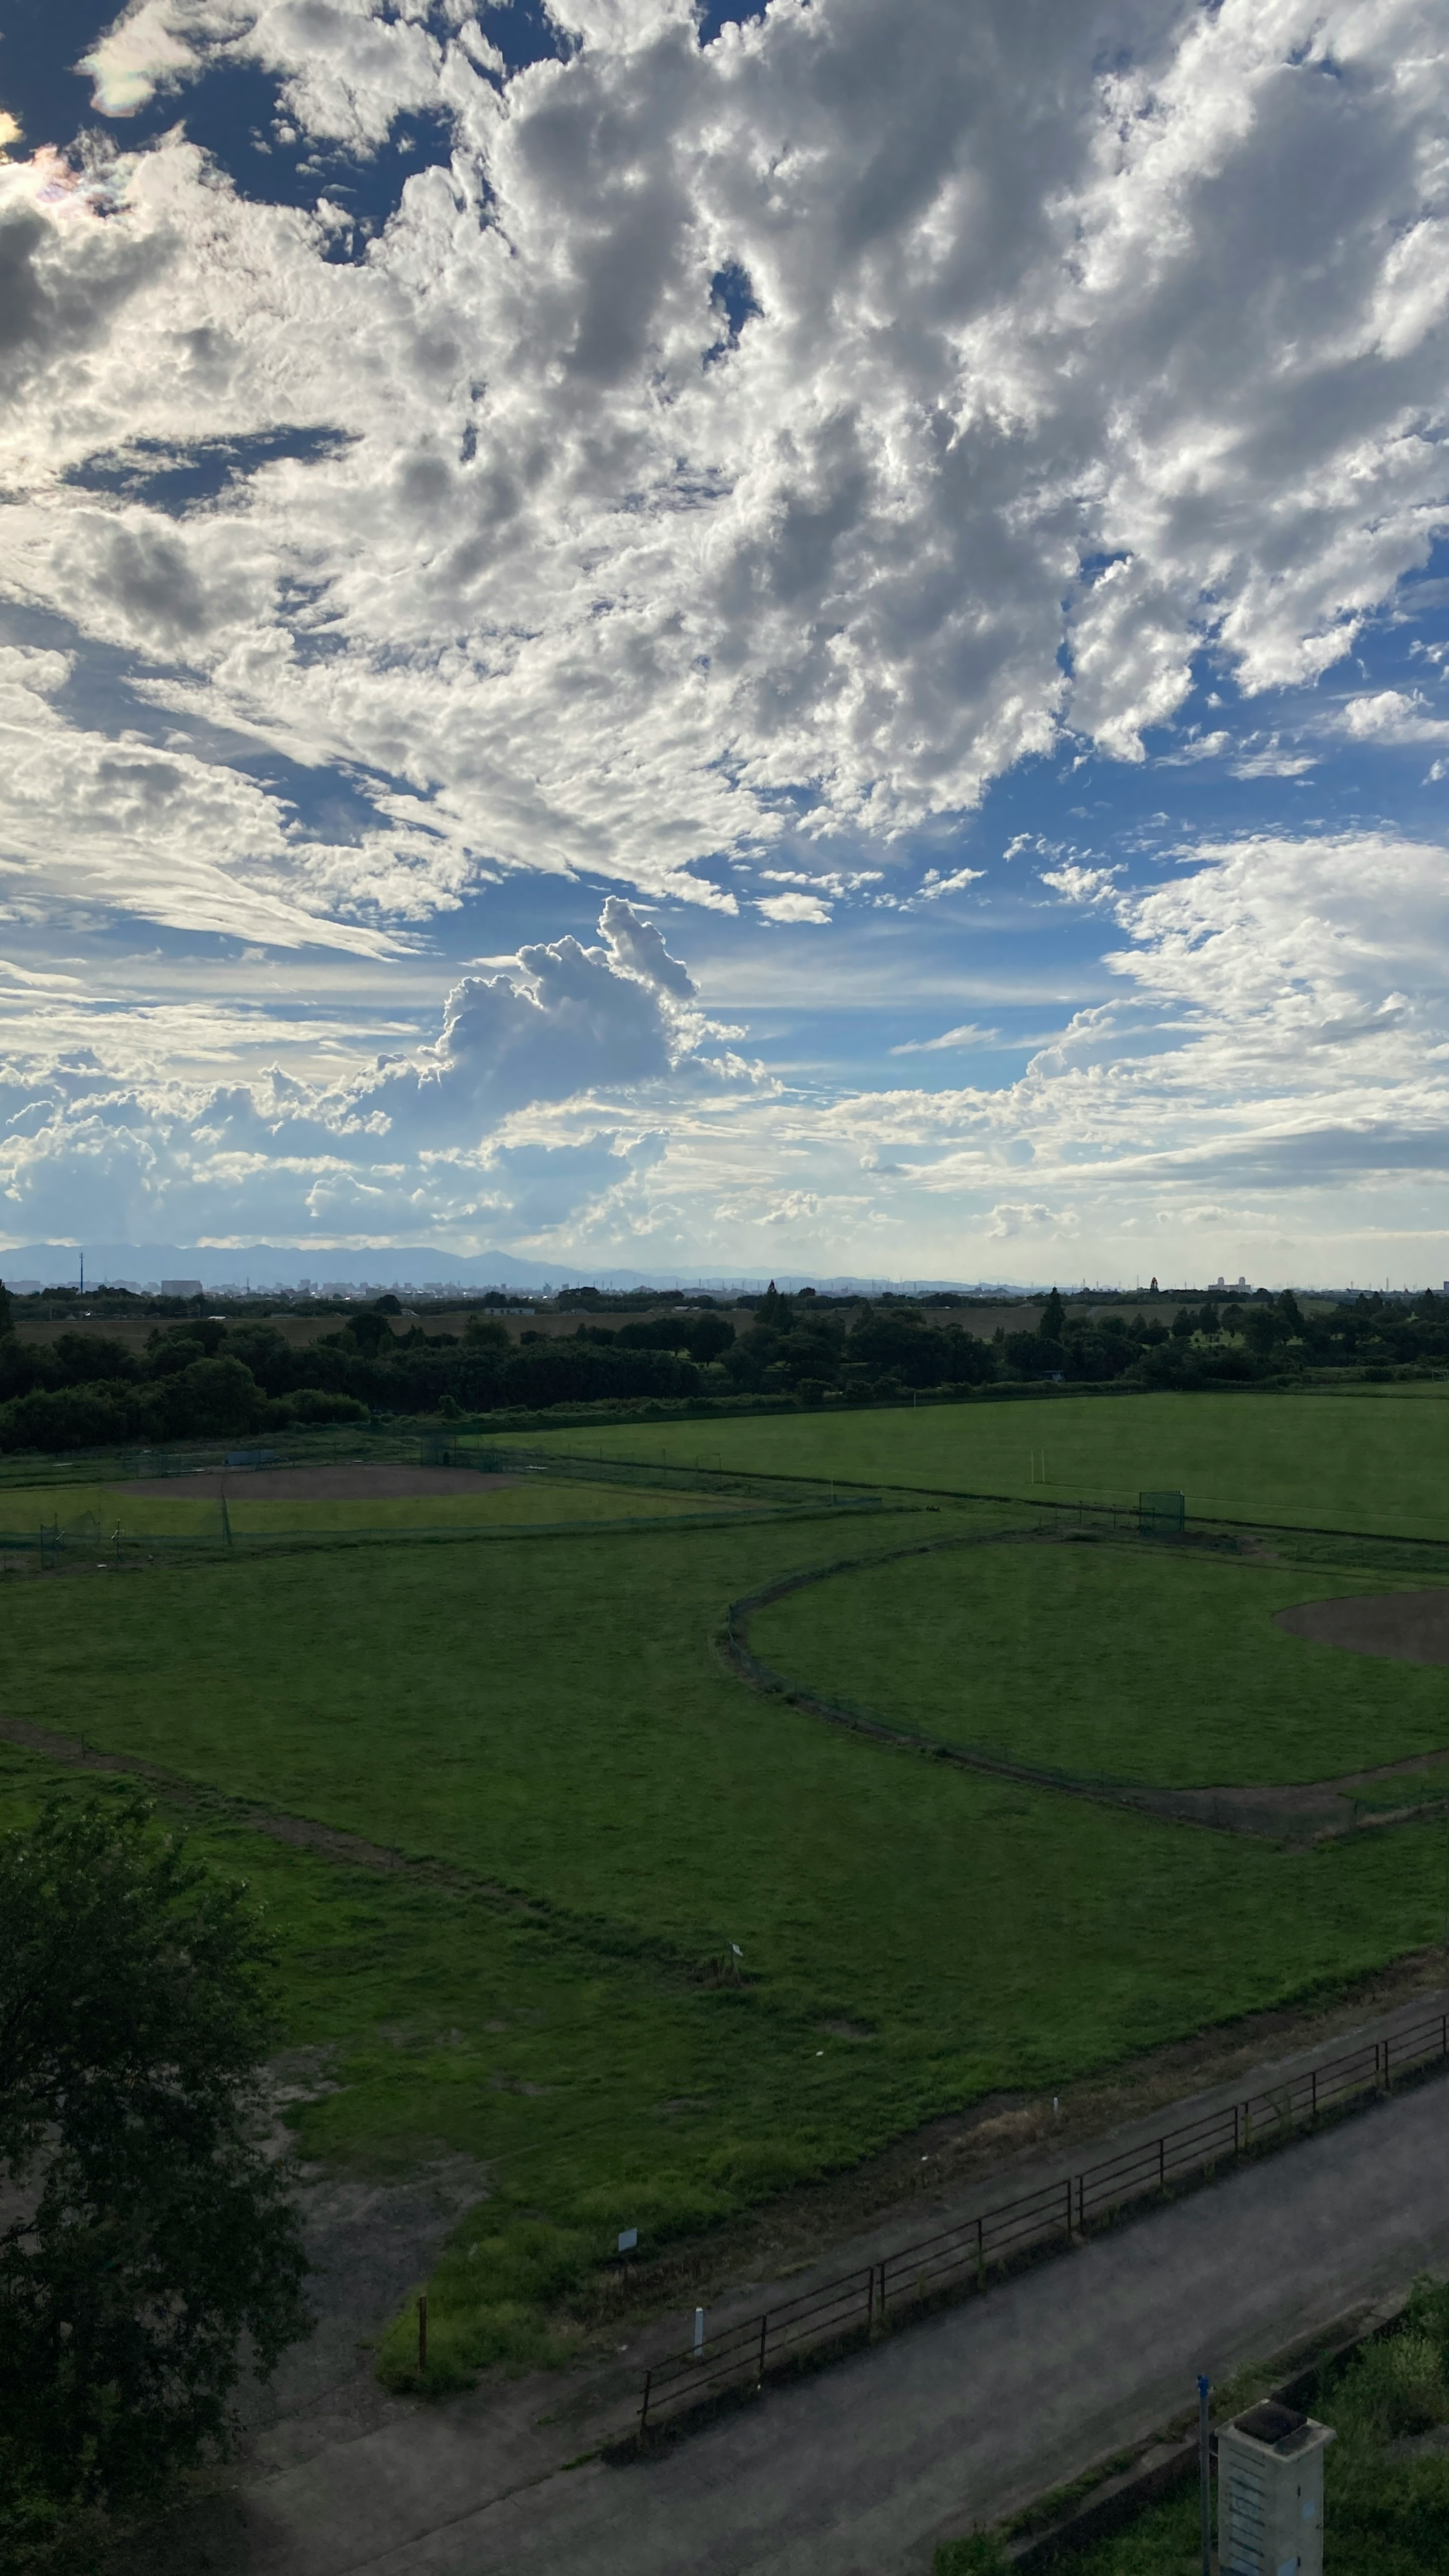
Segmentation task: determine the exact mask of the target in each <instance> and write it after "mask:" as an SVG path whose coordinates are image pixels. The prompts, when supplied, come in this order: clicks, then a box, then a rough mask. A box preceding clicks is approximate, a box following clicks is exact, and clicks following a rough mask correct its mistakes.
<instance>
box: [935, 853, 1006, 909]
mask: <svg viewBox="0 0 1449 2576" xmlns="http://www.w3.org/2000/svg"><path fill="white" fill-rule="evenodd" d="M1008 855H1009V854H1008ZM985 874H986V870H985V869H984V868H955V869H953V870H952V872H951V874H950V875H949V876H944V877H943V876H942V874H941V872H940V870H939V868H927V870H926V873H925V875H924V877H923V878H922V880H921V888H920V895H919V900H920V901H921V902H922V903H934V902H935V900H936V898H937V896H938V895H943V894H960V892H961V891H962V889H963V887H965V886H969V885H975V884H976V882H977V880H978V878H981V877H984V876H985Z"/></svg>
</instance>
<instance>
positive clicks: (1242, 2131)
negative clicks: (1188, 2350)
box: [639, 2013, 1449, 2436]
mask: <svg viewBox="0 0 1449 2576" xmlns="http://www.w3.org/2000/svg"><path fill="white" fill-rule="evenodd" d="M1436 2060H1437V2061H1441V2062H1443V2063H1445V2064H1449V2013H1434V2014H1427V2015H1425V2016H1424V2017H1423V2019H1422V2020H1419V2021H1416V2022H1413V2023H1411V2024H1410V2025H1409V2026H1408V2027H1407V2028H1405V2029H1404V2030H1402V2031H1399V2032H1396V2033H1395V2034H1393V2036H1392V2037H1391V2038H1389V2039H1381V2040H1373V2041H1366V2042H1365V2043H1364V2045H1363V2047H1361V2048H1357V2049H1350V2050H1348V2051H1347V2052H1346V2053H1345V2054H1343V2055H1342V2056H1338V2057H1330V2058H1326V2059H1325V2060H1324V2061H1323V2062H1322V2063H1321V2064H1320V2065H1317V2066H1311V2067H1308V2068H1306V2069H1305V2071H1304V2072H1303V2073H1302V2074H1301V2075H1295V2076H1292V2077H1289V2078H1288V2079H1286V2080H1285V2082H1284V2083H1282V2084H1281V2085H1275V2086H1274V2087H1273V2088H1272V2089H1271V2091H1268V2092H1264V2093H1255V2094H1248V2095H1246V2096H1244V2097H1243V2098H1242V2099H1241V2100H1239V2101H1235V2102H1230V2103H1227V2104H1225V2105H1224V2106H1223V2107H1222V2108H1221V2109H1219V2110H1216V2111H1206V2112H1203V2113H1202V2114H1201V2115H1200V2116H1199V2117H1198V2118H1197V2119H1195V2120H1185V2121H1182V2122H1180V2123H1179V2125H1178V2126H1177V2127H1176V2128H1172V2129H1165V2130H1164V2131H1163V2132H1162V2133H1161V2135H1160V2136H1158V2137H1156V2138H1150V2139H1147V2140H1145V2141H1144V2142H1143V2143H1142V2144H1141V2145H1140V2146H1135V2147H1126V2148H1124V2149H1122V2151H1121V2152H1120V2153H1119V2154H1117V2155H1114V2156H1105V2157H1102V2158H1100V2159H1099V2161H1098V2162H1097V2163H1095V2164H1091V2165H1084V2166H1083V2167H1082V2169H1081V2171H1080V2172H1078V2173H1075V2174H1071V2175H1063V2176H1062V2177H1061V2179H1060V2180H1059V2181H1055V2182H1048V2183H1043V2184H1041V2185H1040V2186H1039V2188H1038V2189H1036V2190H1035V2191H1029V2192H1021V2193H1019V2194H1018V2195H1017V2196H1016V2198H1015V2199H1013V2200H1007V2201H1001V2202H999V2203H998V2205H997V2206H996V2207H995V2208H994V2209H987V2210H983V2211H981V2212H980V2214H979V2215H978V2216H977V2217H974V2218H968V2219H960V2220H957V2221H956V2223H955V2224H954V2225H952V2226H950V2227H944V2228H942V2229H940V2231H939V2232H938V2233H937V2234H936V2235H934V2236H925V2237H921V2238H919V2239H918V2240H917V2242H916V2243H915V2244H912V2245H905V2246H902V2247H900V2248H899V2249H898V2251H897V2252H896V2253H894V2254H887V2255H885V2256H883V2257H882V2259H881V2260H880V2261H879V2262H874V2263H867V2264H863V2265H862V2266H860V2267H859V2268H858V2269H857V2270H855V2271H853V2272H846V2273H843V2274H842V2275H841V2276H840V2278H839V2279H838V2280H835V2281H829V2282H827V2283H825V2284H824V2286H823V2287H822V2288H820V2289H816V2290H807V2291H803V2292H802V2293H801V2295H800V2296H799V2297H798V2298H795V2299H786V2300H783V2301H781V2303H780V2304H779V2305H778V2306H776V2307H773V2308H767V2309H766V2310H765V2311H764V2312H763V2313H762V2314H761V2315H759V2316H755V2317H749V2318H746V2319H745V2320H744V2321H743V2322H742V2323H741V2324H739V2325H736V2326H728V2327H726V2328H725V2329H724V2331H723V2332H722V2333H720V2334H718V2335H711V2336H709V2337H707V2338H705V2339H703V2340H702V2341H701V2343H700V2344H699V2346H698V2347H697V2348H692V2349H691V2350H689V2351H687V2352H680V2353H675V2354H672V2355H671V2356H670V2357H669V2359H668V2360H665V2361H661V2362H656V2363H655V2364H654V2366H653V2368H652V2369H651V2370H649V2371H647V2372H646V2374H645V2379H644V2389H643V2397H642V2402H641V2404H640V2408H639V2431H640V2434H641V2436H642V2435H644V2434H646V2433H648V2431H649V2430H650V2428H651V2426H657V2425H658V2424H659V2423H661V2422H662V2421H663V2420H664V2419H665V2418H666V2417H669V2416H677V2415H679V2414H682V2413H684V2412H685V2411H687V2410H688V2409H689V2408H691V2407H694V2406H698V2405H700V2404H701V2403H705V2402H707V2401H708V2400H710V2399H711V2398H715V2397H719V2396H722V2395H724V2394H725V2393H726V2392H727V2391H729V2390H731V2389H739V2388H748V2387H752V2386H759V2385H760V2384H762V2383H763V2381H764V2380H765V2379H766V2378H767V2377H768V2376H769V2374H770V2373H771V2371H772V2370H778V2369H780V2368H782V2367H783V2366H784V2365H785V2364H786V2363H788V2362H790V2361H792V2360H796V2359H798V2358H799V2357H800V2356H801V2355H802V2354H804V2353H807V2352H810V2351H814V2352H816V2353H820V2354H823V2353H825V2352H827V2351H828V2350H829V2348H830V2347H831V2346H832V2345H839V2346H848V2345H854V2344H857V2343H861V2342H865V2341H868V2340H869V2339H870V2337H871V2336H872V2335H874V2334H876V2333H879V2332H880V2330H881V2329H882V2328H883V2327H884V2326H885V2325H886V2323H887V2321H888V2318H889V2317H890V2316H891V2315H892V2314H895V2315H901V2314H904V2313H905V2312H907V2311H909V2310H910V2309H911V2308H913V2307H922V2306H925V2305H928V2304H930V2303H932V2302H933V2301H935V2300H937V2299H939V2298H942V2297H943V2296H947V2295H950V2294H951V2292H952V2291H953V2290H954V2291H956V2292H962V2291H964V2292H966V2293H968V2294H969V2293H971V2292H974V2291H978V2290H984V2289H985V2288H986V2287H987V2284H988V2278H989V2276H990V2274H991V2272H992V2271H993V2269H994V2270H995V2271H996V2272H997V2273H998V2274H1000V2273H1001V2272H1003V2271H1005V2270H1007V2269H1009V2268H1010V2267H1011V2266H1012V2265H1013V2264H1014V2263H1016V2262H1019V2261H1020V2260H1021V2259H1022V2258H1023V2257H1024V2256H1025V2255H1027V2254H1029V2253H1031V2252H1033V2251H1042V2250H1045V2249H1046V2248H1048V2247H1049V2246H1051V2245H1052V2244H1053V2243H1054V2242H1055V2243H1056V2244H1058V2245H1061V2246H1063V2247H1065V2246H1068V2245H1070V2244H1071V2243H1072V2242H1073V2240H1074V2239H1075V2238H1076V2237H1078V2236H1081V2235H1083V2234H1085V2233H1086V2231H1087V2229H1088V2228H1089V2227H1090V2226H1091V2225H1092V2223H1093V2222H1094V2221H1095V2222H1096V2223H1097V2224H1099V2225H1101V2224H1106V2223H1110V2221H1111V2220H1112V2219H1113V2218H1115V2217H1116V2216H1117V2215H1118V2214H1119V2213H1120V2212H1121V2211H1123V2210H1125V2209H1127V2208H1129V2207H1130V2206H1131V2205H1132V2204H1134V2203H1136V2202H1140V2201H1143V2200H1147V2199H1150V2198H1152V2197H1153V2196H1154V2195H1157V2196H1162V2195H1165V2194H1166V2193H1167V2192H1169V2191H1170V2190H1171V2189H1172V2188H1173V2186H1174V2185H1175V2184H1179V2183H1181V2182H1183V2181H1185V2180H1187V2179H1188V2178H1190V2177H1192V2176H1199V2177H1201V2176H1205V2175H1208V2174H1210V2173H1212V2172H1213V2171H1214V2170H1215V2168H1216V2167H1217V2166H1219V2165H1221V2164H1225V2163H1230V2162H1231V2161H1232V2160H1233V2159H1234V2158H1237V2157H1241V2156H1244V2155H1247V2154H1250V2153H1252V2152H1253V2151H1254V2150H1255V2149H1258V2148H1262V2147H1265V2146H1268V2145H1272V2144H1274V2143H1279V2142H1281V2141H1282V2140H1283V2139H1284V2138H1285V2137H1287V2136H1288V2135H1289V2134H1291V2132H1292V2131H1294V2130H1295V2129H1298V2128H1300V2127H1304V2126H1308V2127H1311V2126H1312V2124H1313V2123H1314V2121H1316V2120H1317V2119H1318V2118H1319V2117H1320V2116H1321V2114H1322V2113H1323V2112H1324V2111H1327V2110H1331V2109H1333V2108H1335V2107H1336V2106H1340V2105H1342V2104H1343V2103H1345V2102H1347V2101H1349V2100H1351V2099H1352V2098H1353V2097H1354V2096H1355V2095H1357V2094H1365V2093H1369V2094H1372V2093H1385V2092H1387V2091H1388V2089H1389V2087H1390V2084H1391V2082H1392V2080H1393V2078H1394V2077H1395V2076H1396V2075H1407V2074H1409V2073H1411V2072H1412V2071H1413V2070H1415V2069H1416V2068H1423V2067H1426V2066H1430V2065H1433V2064H1434V2063H1435V2061H1436Z"/></svg>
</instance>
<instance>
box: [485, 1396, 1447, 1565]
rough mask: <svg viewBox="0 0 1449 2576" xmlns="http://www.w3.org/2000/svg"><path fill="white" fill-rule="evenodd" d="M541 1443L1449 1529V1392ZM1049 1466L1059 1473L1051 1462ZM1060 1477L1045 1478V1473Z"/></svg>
mask: <svg viewBox="0 0 1449 2576" xmlns="http://www.w3.org/2000/svg"><path fill="white" fill-rule="evenodd" d="M523 1436H524V1437H525V1438H526V1440H527V1443H528V1445H529V1446H530V1447H534V1448H539V1449H546V1448H548V1447H550V1446H557V1447H559V1448H562V1449H568V1448H570V1447H580V1446H584V1445H587V1447H588V1449H589V1450H590V1451H591V1452H593V1453H595V1454H597V1453H598V1452H599V1451H600V1450H602V1451H603V1454H604V1455H605V1457H617V1458H640V1459H643V1460H645V1461H648V1462H660V1461H664V1462H667V1463H669V1464H679V1465H684V1464H692V1463H693V1462H694V1460H695V1459H696V1458H701V1459H703V1460H704V1461H705V1463H706V1464H708V1463H709V1462H710V1461H711V1460H718V1461H721V1462H722V1463H723V1464H724V1465H725V1466H727V1467H733V1468H741V1467H747V1468H753V1469H754V1470H755V1471H756V1472H763V1471H766V1470H774V1471H777V1472H780V1473H784V1474H791V1475H814V1476H838V1477H841V1478H846V1477H850V1478H856V1479H859V1480H860V1481H861V1482H863V1483H867V1484H875V1483H878V1482H879V1483H885V1484H897V1485H917V1486H931V1487H944V1488H947V1489H949V1490H950V1491H953V1492H965V1491H974V1492H985V1493H996V1494H1007V1495H1012V1496H1020V1498H1021V1499H1022V1500H1023V1501H1033V1500H1041V1499H1043V1498H1044V1499H1046V1500H1049V1501H1056V1502H1061V1501H1075V1500H1077V1499H1079V1498H1080V1499H1081V1500H1083V1501H1095V1502H1108V1503H1117V1504H1121V1505H1127V1506H1131V1507H1135V1505H1136V1502H1137V1497H1138V1494H1139V1492H1140V1491H1141V1490H1143V1489H1144V1488H1147V1487H1154V1486H1167V1487H1177V1488H1178V1489H1180V1490H1181V1491H1182V1492H1183V1493H1185V1494H1186V1496H1187V1502H1188V1509H1189V1511H1190V1512H1193V1513H1196V1514H1198V1515H1200V1516H1202V1517H1204V1518H1211V1517H1212V1516H1213V1515H1214V1514H1223V1515H1225V1516H1229V1517H1233V1518H1241V1519H1246V1520H1253V1521H1276V1522H1299V1523H1303V1524H1305V1525H1307V1526H1309V1527H1313V1528H1327V1529H1360V1530H1363V1529H1367V1530H1383V1531H1388V1532H1393V1533H1398V1534H1401V1535H1403V1536H1406V1537H1437V1538H1449V1480H1446V1477H1445V1473H1444V1459H1445V1453H1446V1449H1449V1389H1441V1388H1437V1387H1435V1388H1424V1389H1417V1388H1415V1389H1410V1390H1402V1389H1397V1388H1395V1389H1385V1390H1383V1391H1379V1390H1376V1389H1369V1388H1364V1389H1362V1390H1361V1391H1360V1392H1358V1393H1356V1394H1353V1395H1347V1394H1337V1393H1334V1394H1317V1393H1314V1392H1311V1391H1306V1392H1304V1393H1303V1394H1294V1395H1267V1394H1257V1393H1255V1392H1253V1391H1252V1390H1250V1389H1249V1390H1244V1391H1243V1392H1242V1393H1241V1394H1233V1395H1205V1394H1190V1395H1107V1394H1102V1395H1097V1394H1088V1395H1062V1396H1053V1397H1049V1398H1048V1397H1033V1398H1032V1400H1030V1401H1024V1402H1010V1403H1003V1402H1000V1401H983V1400H981V1399H972V1400H968V1401H966V1402H963V1403H960V1404H937V1405H922V1406H921V1408H920V1409H919V1411H916V1410H913V1409H912V1408H911V1407H909V1406H904V1407H894V1406H892V1407H888V1408H883V1409H878V1410H870V1411H855V1410H852V1409H848V1408H844V1407H842V1408H839V1409H831V1410H829V1411H827V1412H823V1413H806V1414H784V1415H781V1414H775V1415H761V1416H755V1417H752V1418H748V1419H745V1420H739V1421H733V1422H730V1421H720V1422H712V1423H710V1424H708V1425H704V1424H700V1423H696V1422H680V1423H650V1424H649V1425H647V1426H637V1425H622V1426H618V1427H615V1428H611V1429H603V1428H600V1429H599V1430H597V1431H595V1430H594V1429H592V1428H591V1429H590V1430H589V1432H588V1434H587V1437H586V1440H585V1435H584V1434H583V1433H581V1432H569V1431H559V1432H555V1433H548V1432H528V1433H527V1434H525V1435H523ZM1043 1460H1044V1461H1045V1470H1044V1471H1043ZM1043 1472H1045V1482H1043V1481H1042V1479H1043Z"/></svg>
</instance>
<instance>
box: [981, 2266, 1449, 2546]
mask: <svg viewBox="0 0 1449 2576" xmlns="http://www.w3.org/2000/svg"><path fill="white" fill-rule="evenodd" d="M1312 2411H1313V2414H1314V2415H1315V2416H1316V2418H1317V2420H1318V2421H1319V2422H1320V2423H1321V2424H1331V2425H1332V2427H1333V2430H1334V2432H1335V2433H1336V2434H1337V2436H1338V2438H1337V2440H1336V2441H1335V2442H1333V2443H1332V2444H1330V2446H1329V2449H1328V2450H1327V2452H1326V2453H1325V2455H1324V2464H1323V2488H1324V2493H1323V2565H1324V2576H1443V2570H1444V2567H1445V2564H1446V2562H1449V2537H1446V2536H1449V2434H1446V2433H1445V2432H1444V2431H1443V2430H1442V2428H1444V2427H1446V2426H1449V2286H1446V2285H1444V2284H1442V2283H1439V2284H1433V2283H1430V2282H1428V2281H1425V2282H1421V2283H1420V2284H1419V2285H1418V2286H1417V2287H1416V2290H1415V2293H1414V2296H1413V2298H1412V2299H1411V2301H1410V2304H1409V2308H1408V2311H1407V2313H1406V2315H1405V2317H1404V2319H1403V2321H1402V2323H1401V2325H1400V2326H1399V2329H1398V2331H1397V2332H1396V2333H1395V2334H1392V2335H1389V2336H1386V2337H1384V2338H1383V2339H1382V2340H1381V2341H1378V2342H1375V2343H1371V2344H1369V2345H1368V2346H1367V2347H1366V2348H1365V2349H1364V2350H1363V2351H1362V2352H1361V2353H1358V2354H1356V2355H1355V2356H1354V2358H1353V2359H1352V2360H1350V2361H1347V2362H1345V2363H1344V2364H1343V2365H1342V2366H1341V2367H1340V2368H1339V2369H1338V2370H1336V2371H1335V2372H1333V2373H1332V2374H1331V2375H1330V2376H1329V2377H1328V2380H1327V2383H1326V2385H1325V2386H1324V2388H1323V2389H1322V2390H1321V2391H1320V2393H1319V2394H1318V2395H1317V2396H1316V2397H1315V2398H1314V2400H1313V2407H1312ZM1198 2513H1199V2505H1198V2487H1197V2480H1196V2478H1195V2477H1194V2478H1191V2479H1189V2480H1187V2481H1186V2482H1185V2483H1184V2485H1182V2486H1181V2487H1179V2488H1178V2489H1177V2490H1176V2491H1175V2492H1174V2493H1173V2494H1172V2495H1171V2496H1170V2497H1168V2498H1167V2499H1166V2501H1165V2502H1163V2503H1161V2504H1158V2505H1153V2506H1151V2507H1149V2509H1148V2510H1147V2511H1146V2512H1145V2513H1143V2514H1140V2515H1139V2516H1138V2518H1137V2520H1136V2521H1135V2522H1133V2523H1130V2524H1129V2525H1128V2526H1127V2527H1126V2529H1124V2530H1122V2531H1119V2532H1114V2533H1113V2535H1112V2537H1111V2538H1110V2539H1108V2540H1102V2541H1098V2542H1097V2543H1096V2544H1095V2545H1094V2546H1093V2547H1090V2548H1087V2549H1080V2550H1072V2551H1069V2552H1063V2553H1062V2555H1061V2556H1060V2557H1057V2558H1054V2559H1053V2561H1052V2566H1053V2568H1054V2569H1055V2570H1057V2571H1059V2576H1198V2571H1199V2569H1200V2567H1201V2565H1202V2557H1201V2548H1200V2541H1199V2526H1198ZM1009 2564H1010V2562H1009V2560H1008V2559H1007V2557H1006V2555H1005V2553H1004V2551H1003V2550H1002V2549H1001V2548H1000V2547H999V2545H998V2544H997V2542H996V2541H995V2540H994V2538H993V2537H992V2536H991V2535H988V2534H981V2535H979V2536H977V2537H974V2538H972V2539H970V2540H957V2541H948V2542H946V2544H945V2545H944V2547H942V2548H940V2549H938V2550H937V2552H936V2556H935V2566H934V2576H1007V2570H1008V2568H1009Z"/></svg>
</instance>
